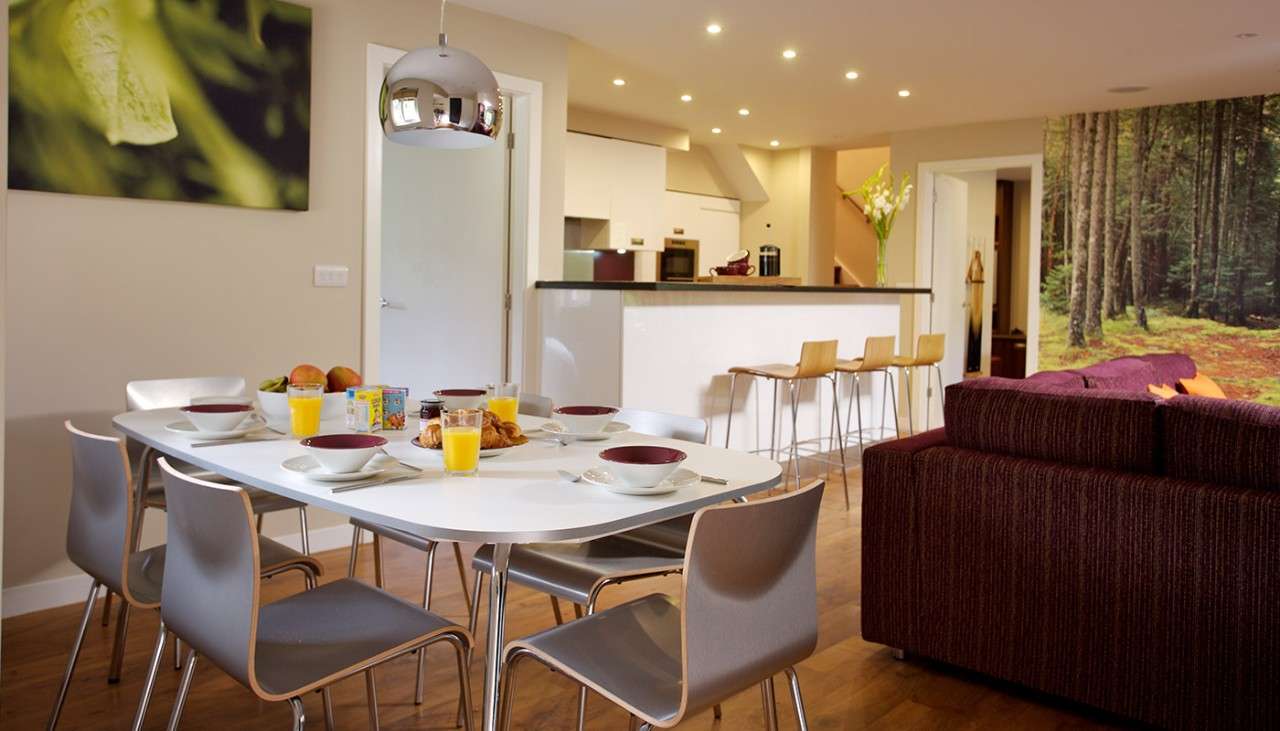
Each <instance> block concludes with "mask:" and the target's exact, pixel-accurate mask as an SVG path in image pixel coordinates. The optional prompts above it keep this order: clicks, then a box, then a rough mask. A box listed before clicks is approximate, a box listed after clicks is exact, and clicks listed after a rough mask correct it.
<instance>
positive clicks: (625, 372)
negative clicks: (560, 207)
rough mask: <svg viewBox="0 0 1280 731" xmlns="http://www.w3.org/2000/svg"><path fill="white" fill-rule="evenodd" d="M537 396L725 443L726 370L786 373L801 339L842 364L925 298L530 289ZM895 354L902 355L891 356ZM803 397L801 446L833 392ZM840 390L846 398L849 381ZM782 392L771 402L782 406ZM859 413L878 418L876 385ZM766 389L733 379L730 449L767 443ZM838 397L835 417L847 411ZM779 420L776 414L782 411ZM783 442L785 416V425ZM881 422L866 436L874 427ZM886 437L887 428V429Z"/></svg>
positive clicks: (869, 381) (890, 331)
mask: <svg viewBox="0 0 1280 731" xmlns="http://www.w3.org/2000/svg"><path fill="white" fill-rule="evenodd" d="M537 287H538V290H537V293H536V294H537V298H538V303H539V328H540V330H539V340H540V343H541V348H540V352H541V356H540V358H541V361H540V362H541V366H540V374H541V378H540V384H539V385H540V389H541V391H540V392H541V393H542V395H544V396H548V397H550V398H551V399H552V400H553V401H554V402H555V403H557V404H584V403H585V404H609V405H618V406H623V407H628V408H638V409H649V410H654V411H665V412H669V413H675V414H685V415H688V416H699V417H702V418H704V419H706V420H707V422H708V424H709V425H710V427H711V441H712V443H713V444H724V443H725V428H726V426H727V423H726V422H727V419H726V416H727V414H728V410H729V388H730V381H731V379H730V377H729V369H730V368H731V367H733V366H746V365H759V364H764V363H795V362H796V361H797V360H798V359H799V357H800V347H801V344H803V343H804V342H805V341H808V340H838V341H839V355H840V357H841V358H858V357H861V356H862V352H863V349H864V347H865V345H866V339H867V338H868V337H872V336H886V335H888V336H896V335H897V334H898V329H899V324H900V309H901V306H902V303H903V300H904V299H906V298H908V297H911V296H914V295H919V294H927V293H928V292H929V290H928V289H917V288H891V287H858V288H854V287H785V286H760V285H740V284H694V283H692V282H539V283H538V284H537ZM897 350H898V351H899V352H901V351H903V350H910V348H909V347H907V348H898V349H897ZM817 386H818V383H816V382H809V383H806V384H804V385H803V386H802V388H801V389H800V394H799V399H798V400H799V402H800V403H799V419H798V427H799V430H800V432H801V434H800V436H801V438H802V439H804V438H810V437H815V436H825V435H826V434H827V433H828V430H829V429H830V426H831V421H830V419H831V390H830V386H827V387H826V390H823V391H821V392H819V391H818V389H817ZM841 388H842V389H843V390H845V392H846V393H847V392H848V391H849V390H851V386H850V385H849V383H848V379H844V380H842V383H841ZM785 392H786V389H785V388H782V389H779V392H778V394H777V396H778V398H779V402H780V403H783V402H787V398H786V396H785V395H784V394H785ZM861 393H862V399H863V413H864V414H867V415H868V416H870V415H871V414H876V415H878V414H879V413H880V398H881V394H882V389H881V381H880V377H879V376H874V377H866V378H863V379H862V392H861ZM773 394H774V392H773V389H772V387H771V386H770V385H769V384H767V383H764V382H760V383H755V384H753V383H752V382H751V379H749V378H740V379H738V386H737V397H736V398H735V399H734V418H733V434H732V438H731V439H730V441H729V446H731V447H734V448H737V449H759V448H762V447H767V446H768V444H769V434H770V429H769V422H768V418H769V414H770V413H771V410H770V409H769V401H770V399H771V398H772V397H773ZM847 403H848V402H847V400H845V399H844V398H842V406H844V405H847ZM779 413H781V412H779ZM782 421H783V422H784V423H785V425H786V428H785V429H784V431H785V432H788V433H789V431H790V428H791V426H790V425H791V419H790V415H789V414H788V415H787V418H785V419H782ZM878 424H879V418H878V416H877V418H876V419H875V420H874V421H873V423H869V424H866V426H868V427H873V426H877V425H878ZM889 425H890V428H892V420H891V419H890V422H889Z"/></svg>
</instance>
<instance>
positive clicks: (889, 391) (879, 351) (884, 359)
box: [836, 335, 901, 460]
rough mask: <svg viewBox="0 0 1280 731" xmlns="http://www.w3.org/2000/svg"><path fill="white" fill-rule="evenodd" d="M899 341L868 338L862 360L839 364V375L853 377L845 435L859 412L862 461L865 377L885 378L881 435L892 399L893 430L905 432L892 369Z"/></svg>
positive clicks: (881, 411) (837, 367) (899, 432)
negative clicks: (886, 409) (880, 375)
mask: <svg viewBox="0 0 1280 731" xmlns="http://www.w3.org/2000/svg"><path fill="white" fill-rule="evenodd" d="M895 340H896V338H895V337H894V336H892V335H886V336H883V337H872V338H867V342H866V344H865V345H864V346H863V348H862V357H861V358H854V359H853V360H842V361H838V362H837V363H836V372H837V373H846V374H848V375H850V376H852V377H853V395H852V398H851V399H850V400H849V406H848V408H847V409H846V410H845V417H844V419H845V424H844V433H845V438H846V439H847V438H848V435H849V432H850V424H849V422H850V419H851V417H852V415H853V412H854V410H855V409H856V410H857V413H858V459H859V460H861V459H862V448H863V439H862V434H863V432H864V431H865V430H864V429H863V428H862V387H861V385H860V383H861V376H863V375H870V374H873V373H880V374H883V375H884V394H883V395H882V397H881V400H880V435H881V438H883V436H884V424H885V418H884V407H885V404H886V403H888V402H889V401H890V400H892V402H893V430H894V433H896V434H898V436H901V430H900V429H899V428H898V397H897V395H896V394H895V393H894V391H896V387H895V386H894V384H893V372H892V371H890V370H889V369H890V368H891V367H893V362H894V356H893V344H894V342H895Z"/></svg>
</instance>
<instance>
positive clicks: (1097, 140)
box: [1084, 114, 1111, 338]
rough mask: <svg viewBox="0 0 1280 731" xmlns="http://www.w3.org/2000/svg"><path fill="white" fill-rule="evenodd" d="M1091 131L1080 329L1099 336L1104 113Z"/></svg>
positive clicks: (1104, 189) (1105, 121)
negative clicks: (1085, 282) (1086, 259)
mask: <svg viewBox="0 0 1280 731" xmlns="http://www.w3.org/2000/svg"><path fill="white" fill-rule="evenodd" d="M1095 120H1096V121H1095V122H1094V125H1093V127H1094V130H1093V165H1092V168H1093V178H1092V180H1091V181H1090V183H1089V282H1088V285H1087V287H1086V288H1085V315H1084V332H1085V335H1089V336H1091V337H1097V338H1100V337H1102V277H1103V266H1104V265H1103V254H1104V253H1105V252H1104V251H1103V248H1104V243H1103V235H1104V233H1105V229H1104V228H1103V221H1102V214H1103V212H1104V209H1105V200H1106V197H1105V196H1106V192H1107V186H1106V178H1107V150H1108V149H1109V148H1110V147H1111V145H1110V144H1108V142H1107V131H1108V130H1109V129H1110V125H1109V123H1108V121H1107V115H1105V114H1097V115H1095Z"/></svg>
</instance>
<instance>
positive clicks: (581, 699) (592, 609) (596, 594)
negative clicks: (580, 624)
mask: <svg viewBox="0 0 1280 731" xmlns="http://www.w3.org/2000/svg"><path fill="white" fill-rule="evenodd" d="M605 586H606V584H600V585H598V586H596V587H594V588H593V589H592V590H591V596H589V597H588V598H587V616H588V617H589V616H591V615H592V614H595V613H596V600H597V599H599V598H600V590H601V589H603V588H604V587H605ZM587 693H588V691H587V686H585V685H581V686H578V725H577V729H578V731H584V729H585V728H586V724H587Z"/></svg>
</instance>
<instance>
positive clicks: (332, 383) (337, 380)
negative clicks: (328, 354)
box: [328, 366, 364, 393]
mask: <svg viewBox="0 0 1280 731" xmlns="http://www.w3.org/2000/svg"><path fill="white" fill-rule="evenodd" d="M328 384H329V385H328V390H329V393H342V392H345V391H346V390H347V389H348V388H351V387H352V386H363V385H364V379H363V378H361V377H360V374H359V373H357V372H356V369H354V368H348V367H346V366H334V367H333V368H330V369H329V376H328Z"/></svg>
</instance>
